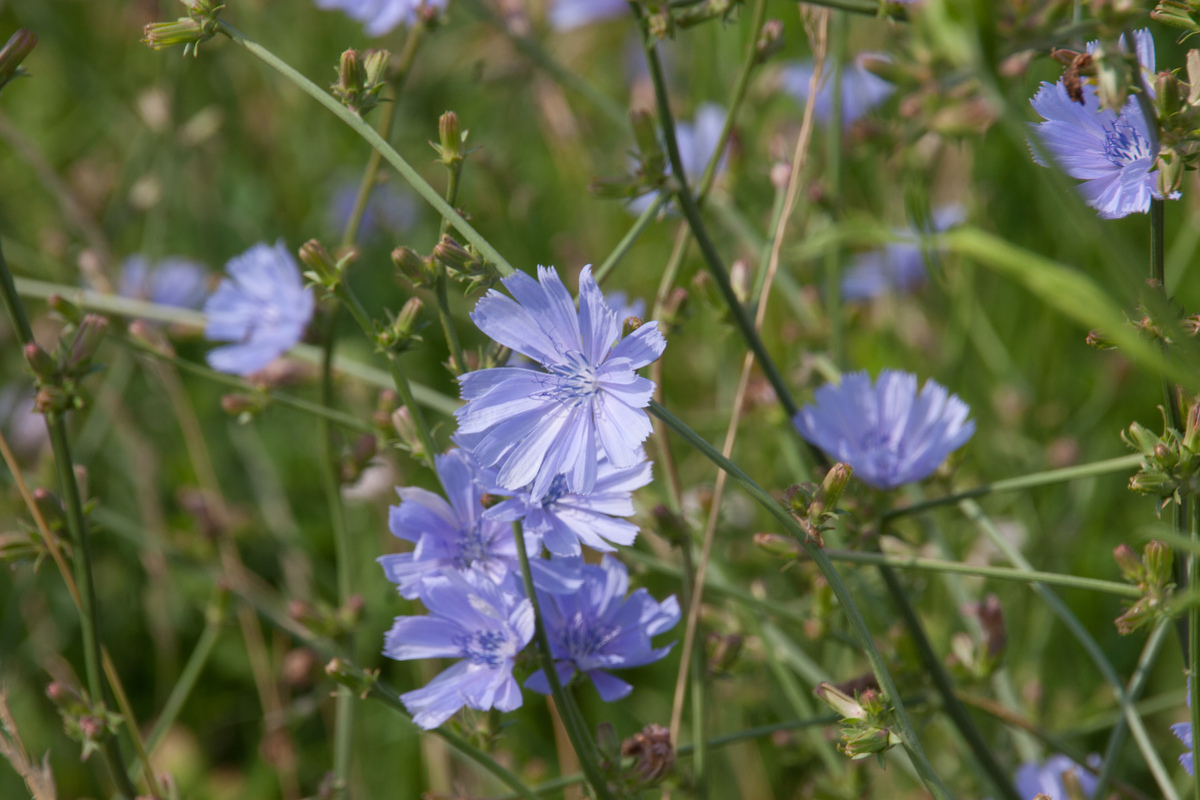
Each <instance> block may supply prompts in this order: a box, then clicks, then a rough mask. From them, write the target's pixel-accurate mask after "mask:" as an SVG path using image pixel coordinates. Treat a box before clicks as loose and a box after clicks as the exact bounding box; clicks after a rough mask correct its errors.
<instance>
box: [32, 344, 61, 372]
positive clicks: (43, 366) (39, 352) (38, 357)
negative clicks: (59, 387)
mask: <svg viewBox="0 0 1200 800" xmlns="http://www.w3.org/2000/svg"><path fill="white" fill-rule="evenodd" d="M25 363H26V364H28V365H29V368H30V369H31V370H33V374H34V375H36V376H37V377H38V378H40V379H41V380H50V379H52V378H53V377H54V376H55V374H56V373H57V372H58V364H57V363H55V361H54V358H53V357H52V356H51V355H50V354H49V353H47V352H46V351H45V350H43V349H42V348H41V347H39V346H38V345H37V343H36V342H30V343H29V344H27V345H25Z"/></svg>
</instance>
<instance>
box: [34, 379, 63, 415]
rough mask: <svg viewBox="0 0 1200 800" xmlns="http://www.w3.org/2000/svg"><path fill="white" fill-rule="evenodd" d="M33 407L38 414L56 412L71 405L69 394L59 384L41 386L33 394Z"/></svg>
mask: <svg viewBox="0 0 1200 800" xmlns="http://www.w3.org/2000/svg"><path fill="white" fill-rule="evenodd" d="M33 407H34V409H35V410H36V411H37V412H38V413H39V414H57V413H60V412H63V411H66V410H67V409H68V408H70V407H71V395H69V394H67V392H66V391H65V390H64V389H63V388H62V387H61V386H43V387H41V388H40V389H38V391H37V394H36V395H34V396H33Z"/></svg>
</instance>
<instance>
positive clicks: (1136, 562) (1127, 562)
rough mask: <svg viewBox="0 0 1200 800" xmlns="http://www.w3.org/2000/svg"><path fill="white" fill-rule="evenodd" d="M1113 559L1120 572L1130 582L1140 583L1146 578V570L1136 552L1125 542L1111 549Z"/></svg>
mask: <svg viewBox="0 0 1200 800" xmlns="http://www.w3.org/2000/svg"><path fill="white" fill-rule="evenodd" d="M1113 560H1114V561H1116V562H1117V567H1119V568H1120V570H1121V574H1122V575H1124V576H1125V580H1127V581H1129V582H1130V583H1141V582H1142V581H1143V580H1145V578H1146V570H1145V567H1144V566H1143V565H1142V560H1141V559H1140V558H1138V557H1137V553H1135V552H1134V551H1133V548H1132V547H1130V546H1129V545H1127V544H1119V545H1117V546H1116V548H1114V549H1113Z"/></svg>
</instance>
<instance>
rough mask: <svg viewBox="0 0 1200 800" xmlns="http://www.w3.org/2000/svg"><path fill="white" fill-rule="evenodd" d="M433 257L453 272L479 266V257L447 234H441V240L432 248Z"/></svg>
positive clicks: (467, 270) (469, 270) (466, 270)
mask: <svg viewBox="0 0 1200 800" xmlns="http://www.w3.org/2000/svg"><path fill="white" fill-rule="evenodd" d="M433 257H434V258H435V259H437V260H438V261H439V262H441V263H442V264H444V265H445V267H446V269H448V270H452V271H454V272H471V271H472V270H474V269H477V268H478V267H479V259H477V258H475V256H474V255H472V254H471V251H470V250H468V249H467V248H465V247H463V246H462V245H461V244H459V243H458V242H457V241H455V240H454V237H452V236H450V235H449V234H442V240H441V241H440V242H438V243H437V246H436V247H434V248H433Z"/></svg>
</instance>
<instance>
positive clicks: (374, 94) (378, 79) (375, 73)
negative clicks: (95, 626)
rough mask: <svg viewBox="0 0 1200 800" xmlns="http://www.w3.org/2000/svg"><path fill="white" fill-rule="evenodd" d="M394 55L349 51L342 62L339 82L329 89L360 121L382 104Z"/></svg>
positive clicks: (339, 69)
mask: <svg viewBox="0 0 1200 800" xmlns="http://www.w3.org/2000/svg"><path fill="white" fill-rule="evenodd" d="M390 59H391V54H390V53H388V51H386V50H367V51H365V52H362V53H360V52H358V51H357V50H346V51H345V52H343V53H342V57H341V59H340V60H339V62H338V79H337V82H336V83H334V84H332V85H331V86H330V87H329V88H330V91H331V92H332V93H333V96H334V97H336V98H337V99H338V100H340V101H342V105H344V106H346V108H348V109H350V110H351V111H353V112H354V113H355V114H358V115H359V116H360V117H361V116H363V115H364V114H366V113H367V112H368V111H370V110H371V109H373V108H374V107H375V106H376V105H378V103H379V93H380V92H381V91H383V87H384V83H385V81H384V76H385V74H386V72H387V64H388V61H389V60H390Z"/></svg>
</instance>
